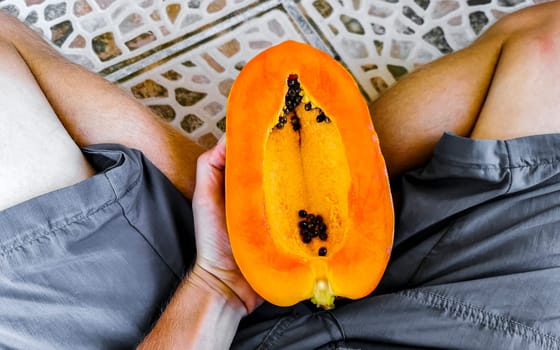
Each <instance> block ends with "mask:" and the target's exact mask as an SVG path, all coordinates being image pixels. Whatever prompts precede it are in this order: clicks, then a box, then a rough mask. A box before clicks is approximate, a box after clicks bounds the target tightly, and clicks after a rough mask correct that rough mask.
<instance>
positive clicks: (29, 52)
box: [0, 12, 203, 198]
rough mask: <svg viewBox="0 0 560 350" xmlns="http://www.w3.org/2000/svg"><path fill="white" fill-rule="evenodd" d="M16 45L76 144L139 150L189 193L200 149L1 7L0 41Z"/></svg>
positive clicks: (189, 196)
mask: <svg viewBox="0 0 560 350" xmlns="http://www.w3.org/2000/svg"><path fill="white" fill-rule="evenodd" d="M1 39H3V40H5V41H6V42H8V43H10V44H11V45H13V47H15V48H16V49H17V52H18V53H19V55H21V58H22V59H23V60H24V61H25V63H26V64H27V67H29V70H30V71H31V72H32V74H33V76H34V77H35V79H36V81H37V83H38V85H39V87H40V89H41V90H42V92H43V94H44V95H45V96H46V98H47V99H48V101H49V103H50V105H51V107H52V109H53V110H54V111H55V113H56V115H57V116H58V118H59V119H60V121H61V122H62V124H63V125H64V127H65V128H66V130H67V131H68V133H69V134H70V135H71V136H72V138H73V139H74V140H75V141H76V143H77V144H78V145H79V146H87V145H92V144H99V143H118V144H123V145H125V146H127V147H130V148H135V149H138V150H141V151H142V152H143V153H144V154H146V155H147V157H148V158H149V159H150V160H151V161H152V162H154V164H155V165H156V166H157V167H158V168H159V169H160V170H162V171H163V173H164V174H165V175H166V176H167V177H168V178H169V179H170V180H171V182H173V184H174V185H175V186H176V187H177V188H179V190H181V191H182V192H183V194H184V195H185V196H186V197H187V198H191V197H192V191H193V188H194V178H195V169H196V159H197V158H198V156H199V155H200V154H201V153H202V151H203V149H202V147H200V146H199V145H197V144H196V143H195V142H194V141H192V140H191V139H189V138H188V137H186V136H185V135H184V134H182V133H181V132H180V131H179V130H177V129H175V128H174V127H172V126H171V124H169V123H167V122H164V121H162V120H160V119H159V118H157V117H156V116H155V115H154V114H153V113H152V112H151V111H150V109H149V108H147V107H145V106H144V105H142V104H140V103H139V102H138V101H136V100H135V99H134V98H132V97H131V96H130V95H128V94H126V93H125V91H124V90H122V89H120V88H119V87H118V86H115V85H113V84H110V83H109V82H108V81H107V80H105V79H103V78H102V77H101V76H99V75H97V74H94V73H92V72H89V71H87V70H86V69H84V68H83V67H80V66H78V65H75V64H72V63H70V62H68V61H67V60H65V59H64V58H63V57H62V56H60V55H59V54H58V53H57V52H56V51H55V50H54V49H53V48H52V47H50V46H49V45H48V44H47V43H46V42H45V41H43V40H42V39H41V38H40V37H38V36H37V35H36V33H34V32H33V31H31V30H30V29H29V28H27V27H26V26H25V25H24V24H22V23H20V22H19V21H18V20H17V19H14V18H12V17H10V16H8V15H6V14H2V13H1V12H0V40H1Z"/></svg>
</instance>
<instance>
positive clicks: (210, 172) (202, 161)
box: [195, 135, 226, 196]
mask: <svg viewBox="0 0 560 350" xmlns="http://www.w3.org/2000/svg"><path fill="white" fill-rule="evenodd" d="M225 153H226V152H225V135H224V136H223V137H222V138H220V140H219V141H218V143H217V144H216V146H214V147H213V148H212V149H210V150H208V151H206V152H204V153H203V154H202V155H201V156H200V157H198V161H197V167H196V187H195V194H196V192H198V193H199V194H201V195H202V193H205V194H212V195H214V196H215V195H216V194H218V193H221V192H222V191H223V182H224V167H225Z"/></svg>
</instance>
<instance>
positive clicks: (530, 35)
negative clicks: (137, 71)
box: [485, 1, 560, 64]
mask: <svg viewBox="0 0 560 350" xmlns="http://www.w3.org/2000/svg"><path fill="white" fill-rule="evenodd" d="M558 15H560V1H555V2H551V3H545V4H541V5H536V6H532V7H529V8H526V9H524V10H521V11H518V12H514V13H512V14H510V15H507V16H505V17H503V18H501V19H500V20H499V21H498V22H496V24H495V25H494V26H493V27H492V28H490V29H489V30H488V32H487V33H485V35H488V36H496V35H497V36H499V37H500V38H501V40H502V55H504V54H508V53H515V55H516V56H520V57H519V58H520V59H523V60H525V63H526V64H536V63H538V64H547V63H548V64H553V62H555V61H553V60H555V59H558V58H560V21H558ZM554 64H556V63H554Z"/></svg>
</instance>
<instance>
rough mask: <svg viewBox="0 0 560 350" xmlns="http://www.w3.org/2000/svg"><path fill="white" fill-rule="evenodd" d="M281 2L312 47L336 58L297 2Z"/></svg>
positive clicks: (286, 0)
mask: <svg viewBox="0 0 560 350" xmlns="http://www.w3.org/2000/svg"><path fill="white" fill-rule="evenodd" d="M281 2H282V5H283V6H284V8H285V9H286V12H287V13H288V15H289V16H290V17H291V18H292V20H293V21H294V24H295V25H296V26H297V27H298V28H299V29H300V30H301V32H302V34H303V36H304V37H305V39H306V40H307V41H308V42H309V43H310V44H311V45H312V46H314V47H316V48H318V49H320V50H322V51H324V52H326V53H327V54H329V55H330V56H331V57H334V56H335V55H336V53H335V52H334V51H333V50H332V49H331V47H330V46H328V45H327V44H326V43H325V42H324V41H323V40H322V39H321V36H320V35H319V34H318V33H317V31H316V30H315V29H313V27H312V26H311V24H310V23H309V21H308V20H307V18H305V16H304V15H303V14H302V13H301V12H300V10H299V9H298V6H297V5H296V4H295V2H294V1H293V0H281ZM298 2H299V1H298Z"/></svg>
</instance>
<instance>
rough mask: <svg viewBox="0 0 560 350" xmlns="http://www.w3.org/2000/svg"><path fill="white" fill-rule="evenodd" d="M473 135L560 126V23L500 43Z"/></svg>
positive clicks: (528, 132) (530, 132)
mask: <svg viewBox="0 0 560 350" xmlns="http://www.w3.org/2000/svg"><path fill="white" fill-rule="evenodd" d="M502 52H503V53H502V57H501V59H500V61H499V63H498V66H497V68H496V73H495V76H494V79H493V80H492V85H491V87H490V90H489V92H488V97H487V99H486V102H485V103H484V106H483V108H482V111H481V113H480V116H479V118H478V122H477V124H476V126H475V128H474V130H473V132H472V135H471V137H473V138H482V139H509V138H514V137H520V136H527V135H536V134H547V133H558V132H560V118H559V116H560V104H559V101H560V81H559V80H558V78H559V77H560V65H559V62H560V23H558V21H557V19H553V20H551V21H548V22H546V21H543V23H542V24H541V25H540V26H538V27H535V28H534V29H532V30H530V31H528V32H526V33H524V34H523V35H514V36H512V37H511V38H509V39H508V40H507V41H506V42H505V44H504V45H503V50H502Z"/></svg>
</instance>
